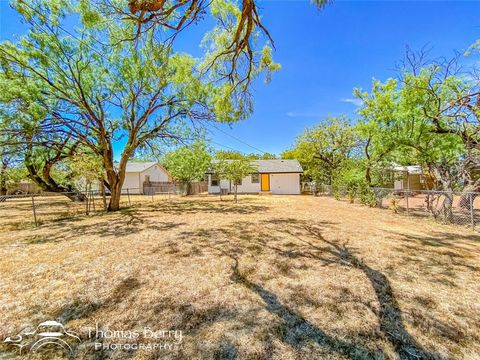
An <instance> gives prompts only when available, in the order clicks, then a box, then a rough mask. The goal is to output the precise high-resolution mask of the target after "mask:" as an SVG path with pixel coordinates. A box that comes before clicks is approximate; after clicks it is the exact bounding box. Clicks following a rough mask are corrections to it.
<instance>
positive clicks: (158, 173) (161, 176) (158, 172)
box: [140, 165, 170, 192]
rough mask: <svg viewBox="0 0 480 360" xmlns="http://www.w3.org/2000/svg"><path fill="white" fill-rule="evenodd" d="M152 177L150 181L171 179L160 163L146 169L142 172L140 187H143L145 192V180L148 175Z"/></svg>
mask: <svg viewBox="0 0 480 360" xmlns="http://www.w3.org/2000/svg"><path fill="white" fill-rule="evenodd" d="M147 176H148V177H150V181H154V182H160V181H161V182H168V181H170V179H169V177H168V174H167V173H166V172H165V170H164V169H163V168H161V167H160V166H158V165H154V166H152V167H149V168H148V169H145V170H144V171H142V172H141V173H140V187H141V188H142V192H143V182H144V181H145V178H146V177H147Z"/></svg>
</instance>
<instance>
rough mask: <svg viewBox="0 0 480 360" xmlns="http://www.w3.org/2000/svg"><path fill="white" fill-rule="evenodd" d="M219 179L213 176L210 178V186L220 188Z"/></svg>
mask: <svg viewBox="0 0 480 360" xmlns="http://www.w3.org/2000/svg"><path fill="white" fill-rule="evenodd" d="M218 183H219V179H218V177H217V176H216V175H212V177H211V178H210V186H218Z"/></svg>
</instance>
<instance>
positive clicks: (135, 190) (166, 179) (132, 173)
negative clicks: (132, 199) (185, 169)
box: [122, 161, 172, 194]
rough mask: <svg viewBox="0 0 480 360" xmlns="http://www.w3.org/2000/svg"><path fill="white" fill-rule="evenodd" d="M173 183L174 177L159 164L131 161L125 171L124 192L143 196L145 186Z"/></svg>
mask: <svg viewBox="0 0 480 360" xmlns="http://www.w3.org/2000/svg"><path fill="white" fill-rule="evenodd" d="M171 182H172V176H171V175H170V173H169V172H168V171H167V169H165V168H164V167H163V166H162V165H160V164H159V163H158V162H154V161H147V162H140V161H129V162H128V163H127V167H126V171H125V181H124V182H123V186H122V191H127V189H129V190H128V191H129V193H130V194H143V189H144V185H145V184H150V183H171Z"/></svg>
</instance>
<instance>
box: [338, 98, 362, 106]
mask: <svg viewBox="0 0 480 360" xmlns="http://www.w3.org/2000/svg"><path fill="white" fill-rule="evenodd" d="M340 101H341V102H345V103H350V104H353V105H355V106H362V105H363V101H362V100H360V99H352V98H343V99H340Z"/></svg>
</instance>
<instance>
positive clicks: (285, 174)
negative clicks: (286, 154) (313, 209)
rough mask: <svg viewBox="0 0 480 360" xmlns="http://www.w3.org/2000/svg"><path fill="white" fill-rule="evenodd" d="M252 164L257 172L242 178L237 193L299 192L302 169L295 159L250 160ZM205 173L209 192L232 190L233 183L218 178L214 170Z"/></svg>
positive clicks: (229, 191)
mask: <svg viewBox="0 0 480 360" xmlns="http://www.w3.org/2000/svg"><path fill="white" fill-rule="evenodd" d="M233 161H234V160H233ZM252 165H253V166H254V167H255V168H256V169H257V172H256V173H254V174H251V175H248V176H246V177H245V178H243V179H242V181H241V183H240V184H238V188H237V191H238V193H244V194H246V193H249V194H255V193H271V194H285V195H287V194H294V195H297V194H300V175H301V174H302V173H303V169H302V167H301V166H300V163H299V162H298V161H297V160H252ZM207 175H208V193H209V194H218V193H221V192H228V193H231V192H233V191H234V188H233V187H234V185H233V184H232V183H231V182H230V181H228V180H225V179H219V178H218V177H217V176H216V175H215V172H213V171H211V172H209V173H207Z"/></svg>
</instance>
